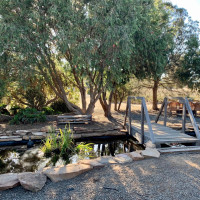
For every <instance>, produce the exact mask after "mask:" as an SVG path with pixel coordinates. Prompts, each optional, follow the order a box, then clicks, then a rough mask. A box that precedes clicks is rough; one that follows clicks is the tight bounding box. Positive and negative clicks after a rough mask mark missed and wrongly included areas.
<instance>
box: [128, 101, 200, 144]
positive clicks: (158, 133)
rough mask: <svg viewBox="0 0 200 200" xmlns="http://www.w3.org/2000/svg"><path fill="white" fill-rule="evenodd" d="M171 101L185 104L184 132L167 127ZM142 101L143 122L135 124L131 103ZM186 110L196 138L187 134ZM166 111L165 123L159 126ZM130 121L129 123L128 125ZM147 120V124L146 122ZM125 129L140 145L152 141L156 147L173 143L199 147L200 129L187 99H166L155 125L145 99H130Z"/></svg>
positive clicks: (183, 113)
mask: <svg viewBox="0 0 200 200" xmlns="http://www.w3.org/2000/svg"><path fill="white" fill-rule="evenodd" d="M169 99H176V100H178V101H179V102H180V103H182V104H183V111H182V130H181V131H180V130H179V131H178V130H174V129H172V128H170V127H167V126H166V124H167V105H168V103H169ZM132 100H140V101H141V120H140V123H139V122H133V120H132V115H131V105H132V104H131V101H132ZM186 110H187V111H188V114H189V117H190V120H191V123H192V126H193V128H194V131H195V134H196V137H192V136H190V135H187V134H185V130H186V128H185V125H186ZM163 111H164V123H163V125H161V124H158V123H157V122H158V120H159V118H160V116H161V114H162V112H163ZM127 119H128V123H127ZM145 119H146V122H145ZM124 127H126V128H127V129H128V132H129V134H130V135H132V136H133V137H134V138H136V139H137V140H138V142H139V143H140V144H146V143H147V142H149V141H151V142H152V143H153V144H155V145H156V147H161V144H173V143H181V144H185V143H192V144H195V145H198V143H199V141H200V133H199V128H198V126H197V124H196V120H195V118H194V115H193V112H192V110H191V107H190V104H189V101H188V99H187V98H182V97H176V98H165V99H164V101H163V103H162V106H161V109H160V111H159V113H158V115H157V117H156V119H155V122H154V123H151V121H150V117H149V113H148V110H147V106H146V102H145V98H144V97H128V100H127V107H126V115H125V121H124Z"/></svg>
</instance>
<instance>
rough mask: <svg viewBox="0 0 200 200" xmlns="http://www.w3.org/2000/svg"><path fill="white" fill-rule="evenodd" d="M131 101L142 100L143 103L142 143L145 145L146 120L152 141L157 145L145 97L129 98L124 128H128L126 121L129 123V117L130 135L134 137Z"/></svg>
mask: <svg viewBox="0 0 200 200" xmlns="http://www.w3.org/2000/svg"><path fill="white" fill-rule="evenodd" d="M131 100H140V101H141V132H140V134H141V143H142V144H144V137H145V136H144V120H145V118H146V122H147V125H148V129H149V134H150V138H151V141H152V143H155V137H154V133H153V130H152V125H151V121H150V117H149V113H148V110H147V106H146V101H145V98H144V97H134V96H129V97H128V99H127V105H126V114H125V120H124V127H126V121H127V117H128V131H129V134H130V135H132V115H131Z"/></svg>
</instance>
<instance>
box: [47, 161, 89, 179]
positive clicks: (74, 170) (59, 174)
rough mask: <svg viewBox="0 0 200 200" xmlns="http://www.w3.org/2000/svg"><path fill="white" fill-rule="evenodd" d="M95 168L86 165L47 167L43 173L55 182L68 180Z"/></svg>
mask: <svg viewBox="0 0 200 200" xmlns="http://www.w3.org/2000/svg"><path fill="white" fill-rule="evenodd" d="M92 168H93V167H92V166H90V165H85V164H69V165H64V166H60V167H47V168H44V169H43V173H44V174H45V175H46V176H47V177H48V178H50V179H51V181H53V182H58V181H63V180H68V179H71V178H74V177H76V176H78V175H80V174H82V173H84V172H87V171H89V170H91V169H92Z"/></svg>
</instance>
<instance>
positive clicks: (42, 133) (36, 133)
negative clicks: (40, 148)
mask: <svg viewBox="0 0 200 200" xmlns="http://www.w3.org/2000/svg"><path fill="white" fill-rule="evenodd" d="M32 134H33V135H35V136H44V137H46V135H47V134H46V133H44V132H32Z"/></svg>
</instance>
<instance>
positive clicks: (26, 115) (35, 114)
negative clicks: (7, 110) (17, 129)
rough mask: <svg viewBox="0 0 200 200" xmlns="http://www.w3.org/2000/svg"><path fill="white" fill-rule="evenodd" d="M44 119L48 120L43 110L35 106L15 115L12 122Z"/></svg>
mask: <svg viewBox="0 0 200 200" xmlns="http://www.w3.org/2000/svg"><path fill="white" fill-rule="evenodd" d="M44 121H46V117H45V115H44V114H43V113H42V112H39V111H37V110H36V109H35V108H25V109H21V110H20V111H19V112H18V113H17V114H16V115H15V116H14V118H13V119H12V120H11V121H10V124H20V123H23V124H33V123H36V122H44Z"/></svg>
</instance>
